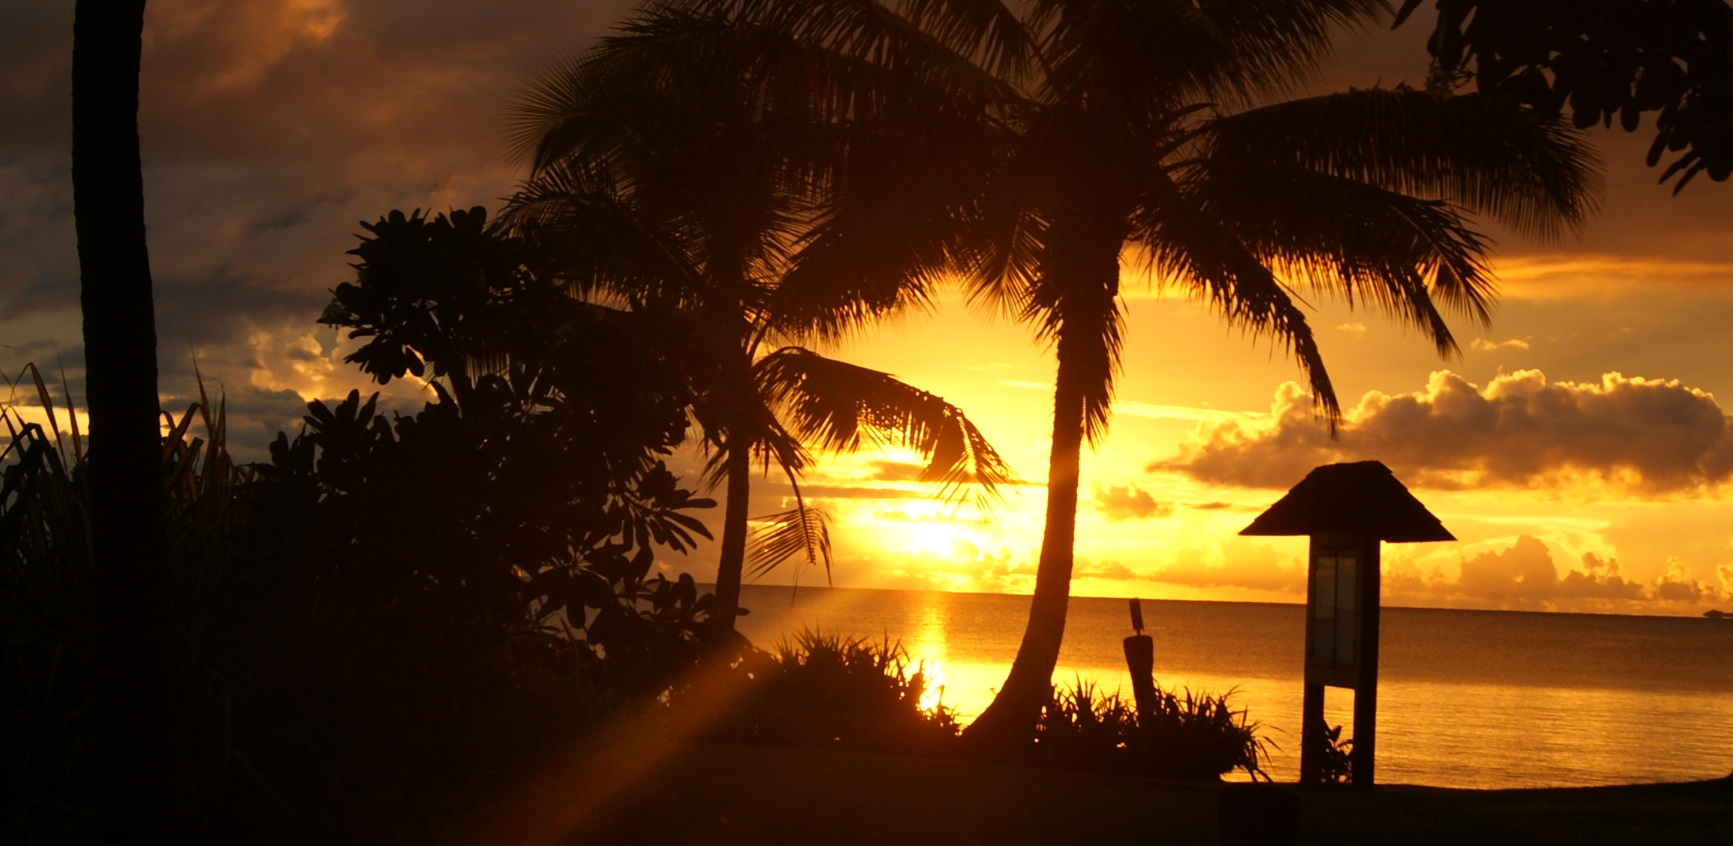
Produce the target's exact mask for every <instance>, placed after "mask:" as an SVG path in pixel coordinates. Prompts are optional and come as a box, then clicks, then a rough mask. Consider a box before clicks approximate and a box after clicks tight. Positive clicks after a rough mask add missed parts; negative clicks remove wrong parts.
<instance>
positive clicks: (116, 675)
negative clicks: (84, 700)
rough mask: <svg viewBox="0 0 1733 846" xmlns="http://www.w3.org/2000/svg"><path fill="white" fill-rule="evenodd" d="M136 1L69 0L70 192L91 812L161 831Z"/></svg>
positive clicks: (154, 504)
mask: <svg viewBox="0 0 1733 846" xmlns="http://www.w3.org/2000/svg"><path fill="white" fill-rule="evenodd" d="M144 5H145V4H144V0H105V2H96V0H78V4H77V7H76V9H75V17H74V23H73V38H72V192H73V217H74V221H75V226H76V229H77V233H78V262H79V271H80V280H81V283H82V288H81V291H82V306H83V311H84V360H85V378H86V388H85V390H86V392H87V393H88V395H89V405H90V483H91V506H90V512H91V523H92V526H91V534H92V555H93V558H94V559H95V562H94V563H95V572H96V580H97V587H96V593H97V603H98V609H99V613H98V615H97V618H96V619H97V625H98V627H99V631H98V632H97V637H98V654H99V656H100V657H99V662H100V663H99V668H100V671H101V673H102V686H101V689H100V696H101V698H100V700H99V708H100V714H101V724H102V726H103V731H102V735H101V737H100V742H101V761H102V768H101V771H100V772H99V775H98V778H99V784H98V791H99V793H98V799H99V801H100V802H101V803H102V809H101V811H102V813H101V820H100V822H99V824H101V825H102V826H104V828H105V832H104V834H105V837H104V838H102V839H105V840H108V841H110V842H121V841H122V840H123V839H124V840H126V841H130V842H139V843H149V842H171V838H172V837H173V832H172V830H171V824H172V821H173V819H174V815H175V803H174V800H175V791H174V789H173V785H174V771H175V767H174V766H173V762H174V755H175V749H176V744H175V742H174V737H175V732H174V729H175V726H174V707H173V701H174V699H173V695H172V692H173V690H174V689H175V685H174V677H175V670H176V661H175V654H174V649H173V643H174V640H173V633H172V629H171V625H170V623H171V616H170V613H169V584H170V579H171V574H170V569H169V564H168V555H167V542H166V540H165V537H164V529H163V488H162V480H161V468H162V459H161V450H162V441H161V435H160V430H159V429H158V419H159V413H160V409H161V404H160V402H159V400H158V396H157V384H156V375H157V374H156V316H155V314H156V313H155V307H154V305H153V303H152V299H151V278H150V257H149V253H148V252H147V251H146V248H145V231H144V177H143V168H142V164H141V161H140V157H139V139H138V78H139V60H140V55H141V52H142V45H143V41H142V38H143V31H144Z"/></svg>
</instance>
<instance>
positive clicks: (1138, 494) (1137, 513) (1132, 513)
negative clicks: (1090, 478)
mask: <svg viewBox="0 0 1733 846" xmlns="http://www.w3.org/2000/svg"><path fill="white" fill-rule="evenodd" d="M1095 510H1097V511H1100V512H1101V513H1102V514H1103V515H1105V516H1106V517H1107V520H1108V522H1111V523H1118V522H1121V521H1123V520H1148V519H1151V518H1158V517H1168V516H1171V515H1172V514H1173V506H1172V505H1170V504H1168V503H1165V502H1156V501H1155V497H1152V496H1150V495H1149V492H1148V491H1145V490H1141V489H1139V488H1138V487H1137V486H1136V485H1121V486H1115V487H1110V488H1103V487H1101V486H1099V485H1097V486H1096V488H1095Z"/></svg>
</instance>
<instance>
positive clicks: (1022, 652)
mask: <svg viewBox="0 0 1733 846" xmlns="http://www.w3.org/2000/svg"><path fill="white" fill-rule="evenodd" d="M1069 375H1070V374H1068V373H1067V372H1066V367H1065V365H1064V363H1063V362H1061V363H1060V366H1059V376H1058V378H1057V379H1056V382H1057V386H1056V387H1055V389H1054V392H1053V393H1054V398H1053V448H1052V452H1051V454H1050V455H1049V458H1048V461H1047V515H1046V519H1047V522H1046V526H1045V529H1044V530H1043V532H1042V535H1041V558H1040V562H1039V564H1038V566H1037V569H1036V572H1035V595H1034V596H1033V597H1032V598H1031V600H1030V603H1029V622H1028V624H1027V626H1025V628H1024V629H1023V641H1022V643H1021V644H1019V645H1018V647H1017V658H1016V659H1015V660H1014V661H1012V663H1011V672H1010V674H1009V675H1008V676H1007V677H1006V678H1005V684H1004V686H1003V687H1001V688H1000V689H999V693H998V695H997V696H995V697H994V698H993V702H992V704H991V705H989V706H988V707H987V710H986V711H983V712H982V713H981V716H980V717H978V718H977V719H976V720H975V721H974V722H973V723H971V724H969V727H968V729H967V730H965V732H964V736H965V737H966V738H968V739H969V740H970V741H971V742H982V743H984V744H988V745H992V746H1004V745H1007V744H1015V743H1017V742H1019V741H1026V740H1028V739H1029V737H1030V733H1029V728H1030V727H1031V726H1033V725H1035V722H1036V721H1037V720H1038V719H1040V717H1041V709H1042V707H1043V706H1044V705H1046V703H1047V702H1048V700H1049V699H1051V696H1052V692H1053V670H1054V668H1055V667H1056V666H1058V663H1059V646H1060V644H1061V642H1062V641H1063V640H1064V637H1065V616H1066V613H1067V612H1068V610H1069V605H1070V601H1071V570H1072V565H1073V556H1072V548H1073V546H1074V545H1075V542H1076V539H1077V485H1078V480H1079V478H1080V476H1081V469H1080V468H1081V461H1082V455H1083V428H1084V427H1083V420H1084V415H1083V391H1082V390H1080V389H1079V386H1078V384H1077V382H1078V380H1077V379H1076V378H1075V377H1071V378H1067V377H1068V376H1069Z"/></svg>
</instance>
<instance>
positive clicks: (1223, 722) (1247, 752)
mask: <svg viewBox="0 0 1733 846" xmlns="http://www.w3.org/2000/svg"><path fill="white" fill-rule="evenodd" d="M1155 694H1156V695H1155V699H1154V701H1153V702H1152V703H1150V708H1149V710H1148V711H1147V712H1146V713H1144V714H1141V715H1140V714H1139V713H1138V711H1137V708H1136V706H1135V704H1134V703H1131V702H1127V701H1125V700H1123V699H1121V698H1120V697H1119V695H1118V694H1117V693H1109V694H1102V693H1101V692H1100V691H1098V690H1097V688H1096V686H1095V684H1094V683H1093V682H1086V681H1083V680H1081V679H1078V680H1077V681H1075V682H1074V683H1073V684H1072V686H1071V687H1070V688H1069V689H1063V690H1062V689H1059V688H1055V689H1054V691H1053V697H1052V700H1051V701H1050V702H1049V703H1048V704H1047V707H1046V708H1045V709H1043V712H1042V716H1041V721H1040V722H1039V724H1038V725H1037V727H1036V736H1035V739H1036V742H1035V748H1034V753H1033V759H1034V761H1035V762H1036V763H1038V764H1041V765H1045V766H1061V767H1069V768H1078V769H1091V770H1104V771H1110V772H1128V773H1141V774H1145V775H1152V776H1157V777H1161V778H1175V779H1187V780H1213V779H1216V778H1219V777H1221V776H1223V775H1225V774H1227V773H1229V772H1232V771H1234V770H1236V769H1237V770H1244V771H1245V772H1246V773H1247V774H1248V775H1250V776H1252V778H1254V779H1256V778H1259V777H1263V778H1265V779H1266V780H1267V778H1268V776H1266V775H1264V772H1263V768H1262V764H1263V762H1265V761H1267V760H1268V759H1269V755H1268V753H1267V752H1266V751H1265V745H1266V744H1268V743H1269V741H1268V740H1265V739H1264V738H1261V737H1259V736H1258V734H1257V730H1258V728H1259V724H1258V723H1257V722H1254V721H1248V720H1247V718H1246V713H1245V711H1243V710H1239V711H1236V710H1234V709H1232V708H1231V707H1229V705H1228V698H1229V697H1230V696H1231V695H1232V691H1229V692H1228V693H1224V694H1220V695H1211V694H1207V693H1206V694H1193V693H1192V692H1191V691H1190V690H1182V691H1180V692H1179V693H1174V692H1171V691H1166V690H1162V689H1161V688H1159V687H1158V688H1156V691H1155Z"/></svg>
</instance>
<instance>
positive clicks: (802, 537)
mask: <svg viewBox="0 0 1733 846" xmlns="http://www.w3.org/2000/svg"><path fill="white" fill-rule="evenodd" d="M752 523H753V525H752V533H751V534H750V535H748V536H747V538H746V566H747V575H748V576H749V577H750V578H754V579H756V578H758V577H760V576H763V575H764V574H766V573H769V572H770V571H771V570H774V569H776V568H777V567H779V566H781V565H782V564H784V563H786V562H788V561H790V560H794V559H798V560H801V561H804V562H805V563H807V564H812V565H818V564H822V565H824V578H825V581H826V582H829V581H830V562H831V558H830V516H829V515H828V514H826V513H825V512H824V511H823V510H822V509H819V508H816V507H813V506H809V505H806V504H805V503H804V502H802V503H800V504H799V505H797V506H796V507H794V508H792V509H790V510H788V511H782V512H779V513H776V514H767V515H764V516H762V517H754V518H752Z"/></svg>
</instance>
